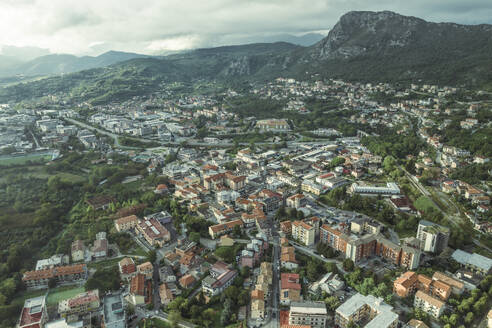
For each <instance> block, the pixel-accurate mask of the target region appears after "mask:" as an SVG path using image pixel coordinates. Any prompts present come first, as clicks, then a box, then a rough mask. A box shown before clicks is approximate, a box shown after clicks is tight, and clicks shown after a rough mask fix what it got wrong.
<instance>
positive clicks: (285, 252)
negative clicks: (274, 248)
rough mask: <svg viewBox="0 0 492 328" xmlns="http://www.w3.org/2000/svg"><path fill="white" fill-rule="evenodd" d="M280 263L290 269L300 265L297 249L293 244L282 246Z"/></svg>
mask: <svg viewBox="0 0 492 328" xmlns="http://www.w3.org/2000/svg"><path fill="white" fill-rule="evenodd" d="M280 265H281V266H282V268H286V269H289V270H293V269H296V268H297V267H298V264H297V261H296V254H295V249H294V247H292V246H282V247H281V249H280Z"/></svg>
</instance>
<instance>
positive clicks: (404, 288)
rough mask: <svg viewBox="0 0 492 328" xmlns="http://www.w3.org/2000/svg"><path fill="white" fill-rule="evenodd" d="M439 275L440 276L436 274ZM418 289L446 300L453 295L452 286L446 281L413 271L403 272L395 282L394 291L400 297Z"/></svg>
mask: <svg viewBox="0 0 492 328" xmlns="http://www.w3.org/2000/svg"><path fill="white" fill-rule="evenodd" d="M436 277H438V276H436ZM417 290H420V291H423V292H425V293H426V294H429V295H431V296H434V297H437V298H439V299H440V300H442V301H446V300H447V299H448V298H449V296H450V295H451V292H452V288H451V286H450V285H448V284H447V283H446V282H444V281H441V280H438V279H431V278H429V277H427V276H426V275H423V274H417V273H415V272H413V271H407V272H405V273H403V274H402V275H401V276H400V277H398V278H397V279H396V280H395V281H394V282H393V292H394V293H395V294H397V295H398V296H400V297H407V296H409V295H411V294H413V293H415V292H416V291H417Z"/></svg>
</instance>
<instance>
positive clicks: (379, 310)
mask: <svg viewBox="0 0 492 328" xmlns="http://www.w3.org/2000/svg"><path fill="white" fill-rule="evenodd" d="M351 322H353V323H355V324H359V323H364V322H367V324H366V325H365V326H364V327H365V328H396V327H397V326H398V314H396V313H395V312H393V307H392V306H390V305H388V304H386V303H384V302H383V299H382V298H377V297H374V296H373V295H367V296H364V295H362V294H359V293H357V294H355V295H354V296H352V297H351V298H349V299H348V300H347V301H345V303H343V304H342V305H340V306H339V307H338V308H337V309H336V311H335V324H336V325H337V326H339V327H341V328H347V327H348V326H349V323H351Z"/></svg>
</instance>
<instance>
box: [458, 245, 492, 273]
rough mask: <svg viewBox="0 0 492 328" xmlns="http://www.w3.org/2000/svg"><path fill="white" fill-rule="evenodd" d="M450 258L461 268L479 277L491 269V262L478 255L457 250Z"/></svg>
mask: <svg viewBox="0 0 492 328" xmlns="http://www.w3.org/2000/svg"><path fill="white" fill-rule="evenodd" d="M451 257H452V258H453V260H455V261H456V262H458V263H459V264H461V265H462V266H463V267H465V268H467V269H469V270H471V271H473V272H475V273H478V274H481V275H486V274H488V273H489V272H490V268H492V260H491V259H489V258H488V257H485V256H482V255H480V254H476V253H473V254H470V253H467V252H465V251H462V250H461V249H457V250H455V251H454V253H453V254H452V255H451Z"/></svg>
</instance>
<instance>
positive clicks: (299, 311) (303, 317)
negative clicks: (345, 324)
mask: <svg viewBox="0 0 492 328" xmlns="http://www.w3.org/2000/svg"><path fill="white" fill-rule="evenodd" d="M327 319H328V317H327V311H326V305H325V303H323V302H292V303H291V304H290V312H289V324H290V325H298V326H308V327H311V328H325V327H326V321H327Z"/></svg>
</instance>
